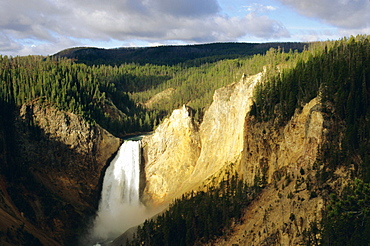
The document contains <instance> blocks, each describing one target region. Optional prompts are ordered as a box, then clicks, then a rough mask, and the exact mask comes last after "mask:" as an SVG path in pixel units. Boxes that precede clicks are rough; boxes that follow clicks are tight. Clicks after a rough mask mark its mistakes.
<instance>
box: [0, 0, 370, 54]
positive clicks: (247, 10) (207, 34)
mask: <svg viewBox="0 0 370 246" xmlns="http://www.w3.org/2000/svg"><path fill="white" fill-rule="evenodd" d="M0 4H1V5H0V6H1V7H0V54H1V55H8V56H18V55H19V56H23V55H51V54H55V53H57V52H58V51H61V50H63V49H66V48H71V47H81V46H92V47H101V48H117V47H144V46H145V47H146V46H158V45H182V44H199V43H212V42H258V43H260V42H305V41H325V40H334V39H340V38H342V37H345V36H346V37H348V36H351V35H358V34H370V0H259V1H257V0H251V1H249V0H104V1H102V0H0Z"/></svg>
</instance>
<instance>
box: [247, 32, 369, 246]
mask: <svg viewBox="0 0 370 246" xmlns="http://www.w3.org/2000/svg"><path fill="white" fill-rule="evenodd" d="M369 39H370V37H369V36H357V37H351V38H349V39H347V38H345V39H342V40H340V41H333V42H323V43H318V44H317V45H316V46H314V47H312V48H311V50H310V51H308V52H307V53H306V52H304V53H302V56H301V59H300V60H299V61H298V63H297V65H296V66H295V67H294V68H293V69H289V70H286V71H285V72H283V73H277V74H271V75H269V76H267V77H266V81H265V83H264V84H261V85H260V86H259V87H258V88H257V90H256V95H255V105H254V107H253V110H252V115H255V116H256V117H257V119H258V120H260V121H266V120H274V121H275V122H276V124H277V126H281V125H284V123H286V122H287V121H288V120H289V119H290V118H291V116H292V115H293V114H294V112H295V111H296V110H300V109H301V108H302V107H303V105H304V104H305V103H307V102H308V101H310V100H311V99H312V98H314V97H316V96H318V95H319V96H320V97H321V102H322V106H323V113H324V115H325V118H326V122H327V127H328V130H329V131H328V132H327V134H326V138H327V141H326V142H325V143H324V144H323V146H322V148H321V151H320V157H319V159H318V161H317V163H316V165H315V166H317V167H318V168H317V176H318V178H319V180H320V182H321V184H320V186H321V189H322V188H323V187H326V188H328V187H329V186H326V185H325V184H326V182H330V181H333V180H335V175H334V171H335V170H336V169H337V168H339V167H341V166H344V167H348V168H349V167H353V168H354V171H353V175H354V178H358V179H359V180H357V181H356V182H355V183H354V184H353V185H349V186H348V187H347V190H345V191H344V192H343V194H341V193H339V191H336V190H330V189H329V190H328V192H331V193H332V195H331V196H330V197H324V198H325V199H327V200H328V201H329V203H330V204H332V205H331V206H329V207H328V210H327V211H326V216H325V217H324V220H323V223H322V225H321V228H322V231H321V234H322V241H321V243H322V244H323V245H368V244H369V243H370V238H369V237H368V236H366V235H367V234H368V231H369V223H370V217H369V215H368V209H369V204H368V201H367V200H368V197H369V196H370V190H369V189H368V187H369V182H370V162H369V157H370V124H369V120H370V107H369V106H370V105H369V102H370V101H369V99H370V43H369ZM316 229H317V228H316Z"/></svg>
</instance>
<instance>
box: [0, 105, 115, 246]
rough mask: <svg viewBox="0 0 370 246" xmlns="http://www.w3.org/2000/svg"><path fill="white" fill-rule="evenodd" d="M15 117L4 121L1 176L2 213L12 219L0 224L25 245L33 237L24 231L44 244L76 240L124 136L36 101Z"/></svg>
mask: <svg viewBox="0 0 370 246" xmlns="http://www.w3.org/2000/svg"><path fill="white" fill-rule="evenodd" d="M12 119H13V122H11V123H12V124H7V125H6V124H4V127H8V129H5V130H4V131H3V133H4V138H3V139H4V143H5V144H4V146H5V149H3V158H4V160H5V161H6V165H5V167H4V166H3V170H2V173H3V174H4V175H3V176H2V177H1V180H2V185H1V188H2V193H1V195H2V199H3V200H4V201H5V203H4V204H3V206H1V213H0V215H2V217H3V218H8V219H7V220H1V221H3V222H4V221H8V222H4V223H0V224H1V227H3V228H4V229H5V230H4V231H6V230H8V234H9V235H11V237H9V235H7V238H8V239H7V240H9V238H14V240H15V241H14V242H13V243H12V242H10V245H11V244H17V243H19V244H22V240H23V241H24V240H26V241H29V238H28V239H27V238H26V239H22V237H20V236H19V235H28V237H31V238H33V240H34V241H35V242H38V241H40V242H41V243H42V244H44V245H58V244H62V245H63V244H64V245H66V244H69V245H73V244H76V243H77V241H76V238H77V235H78V234H79V233H81V228H82V226H83V225H84V224H85V223H86V222H87V219H88V216H89V215H91V214H93V212H94V210H95V208H96V206H97V202H98V199H99V192H100V189H101V188H100V185H101V182H100V181H101V178H102V176H103V175H102V173H103V172H104V169H105V167H106V165H107V163H108V160H109V159H110V158H111V157H112V156H113V155H114V153H115V152H116V151H117V150H118V148H119V146H120V143H121V140H120V139H118V138H115V137H114V136H112V135H111V134H110V133H108V132H107V131H105V130H104V129H103V128H101V127H100V126H99V125H96V124H95V125H92V124H90V123H88V122H86V121H85V120H84V119H83V118H82V117H81V116H78V115H75V114H72V113H69V112H64V111H61V110H58V109H56V108H54V107H52V106H50V105H47V104H45V103H41V102H39V101H37V100H36V101H32V102H30V103H27V104H25V105H23V106H22V107H21V108H20V109H19V110H15V111H14V112H13V114H12ZM7 156H12V158H7ZM6 228H7V229H6ZM17 237H18V239H16V238H17ZM24 237H25V236H23V238H24ZM17 240H18V242H17ZM15 242H17V243H15Z"/></svg>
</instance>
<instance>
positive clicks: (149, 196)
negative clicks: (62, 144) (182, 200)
mask: <svg viewBox="0 0 370 246" xmlns="http://www.w3.org/2000/svg"><path fill="white" fill-rule="evenodd" d="M142 142H143V147H144V156H145V158H146V160H145V182H146V187H145V190H144V200H147V202H153V203H154V204H159V203H163V202H164V201H166V200H167V199H169V198H173V197H174V195H175V194H178V190H179V186H180V185H181V184H182V183H183V182H184V181H185V180H186V179H188V178H189V176H190V174H191V173H192V171H193V169H194V165H195V163H196V160H197V159H198V156H199V153H200V141H199V137H198V134H197V125H196V124H195V123H194V122H193V119H192V112H191V109H190V108H188V107H186V106H183V107H182V108H181V109H177V110H174V111H173V113H172V115H171V117H170V118H168V119H166V120H164V122H163V123H162V124H161V125H160V126H159V127H158V128H157V129H156V131H155V133H154V134H153V135H150V136H146V137H144V138H143V140H142Z"/></svg>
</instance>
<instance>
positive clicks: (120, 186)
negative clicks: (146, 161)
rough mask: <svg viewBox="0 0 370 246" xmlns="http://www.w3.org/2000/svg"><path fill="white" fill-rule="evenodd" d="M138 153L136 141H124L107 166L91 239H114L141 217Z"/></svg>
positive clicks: (141, 219) (138, 148)
mask: <svg viewBox="0 0 370 246" xmlns="http://www.w3.org/2000/svg"><path fill="white" fill-rule="evenodd" d="M140 152H141V146H140V141H125V142H124V143H123V144H122V145H121V147H120V149H119V151H118V153H117V155H116V157H115V158H114V159H113V161H112V162H111V164H110V165H109V167H108V168H107V170H106V172H105V176H104V181H103V187H102V194H101V200H100V204H99V210H98V213H97V217H96V219H95V222H94V227H93V231H92V238H95V239H94V240H97V241H99V242H102V241H106V240H111V239H114V238H115V237H117V236H119V235H120V234H122V233H123V232H125V231H126V230H127V229H129V228H130V227H132V226H135V225H138V224H140V223H142V222H143V221H144V220H145V218H146V216H145V207H144V206H143V205H142V204H141V202H140V199H139V198H140V197H139V181H140V159H141V156H140Z"/></svg>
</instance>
